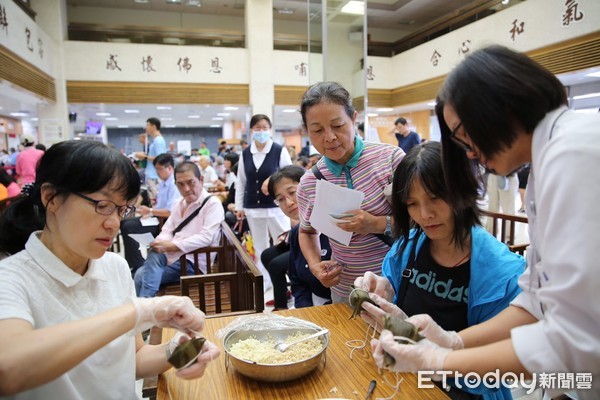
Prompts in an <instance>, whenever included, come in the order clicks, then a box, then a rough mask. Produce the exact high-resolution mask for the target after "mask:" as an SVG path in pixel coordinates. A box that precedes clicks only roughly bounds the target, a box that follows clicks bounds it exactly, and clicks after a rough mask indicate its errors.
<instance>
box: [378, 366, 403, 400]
mask: <svg viewBox="0 0 600 400" xmlns="http://www.w3.org/2000/svg"><path fill="white" fill-rule="evenodd" d="M394 376H395V377H396V384H395V385H392V384H391V383H390V381H389V380H388V376H387V375H383V381H384V383H385V384H386V385H388V386H389V387H390V388H392V389H394V393H392V395H391V396H390V397H377V398H376V399H375V400H391V399H393V398H394V397H396V395H397V394H398V391H399V390H400V385H401V384H402V382H404V378H400V375H399V372H395V373H394Z"/></svg>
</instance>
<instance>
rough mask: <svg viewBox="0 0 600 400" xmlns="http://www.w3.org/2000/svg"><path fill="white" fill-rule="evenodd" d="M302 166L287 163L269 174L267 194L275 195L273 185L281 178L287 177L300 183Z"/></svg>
mask: <svg viewBox="0 0 600 400" xmlns="http://www.w3.org/2000/svg"><path fill="white" fill-rule="evenodd" d="M304 172H305V171H304V168H302V167H299V166H297V165H288V166H285V167H283V168H281V169H280V170H279V171H277V172H275V173H274V174H273V175H271V178H270V179H269V194H270V195H271V196H272V197H275V185H277V184H278V183H279V182H280V181H281V180H282V179H284V178H288V179H291V180H293V181H294V182H298V183H300V178H302V175H304Z"/></svg>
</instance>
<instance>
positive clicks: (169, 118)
mask: <svg viewBox="0 0 600 400" xmlns="http://www.w3.org/2000/svg"><path fill="white" fill-rule="evenodd" d="M160 119H161V120H162V121H173V118H171V117H160Z"/></svg>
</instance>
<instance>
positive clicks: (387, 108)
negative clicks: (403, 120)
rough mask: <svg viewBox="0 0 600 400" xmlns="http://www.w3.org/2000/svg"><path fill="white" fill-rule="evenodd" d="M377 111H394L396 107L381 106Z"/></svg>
mask: <svg viewBox="0 0 600 400" xmlns="http://www.w3.org/2000/svg"><path fill="white" fill-rule="evenodd" d="M377 111H379V112H387V111H394V109H393V108H390V107H381V108H378V109H377Z"/></svg>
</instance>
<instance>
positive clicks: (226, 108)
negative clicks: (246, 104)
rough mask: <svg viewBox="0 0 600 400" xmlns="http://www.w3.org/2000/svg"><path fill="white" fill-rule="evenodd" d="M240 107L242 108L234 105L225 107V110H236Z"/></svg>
mask: <svg viewBox="0 0 600 400" xmlns="http://www.w3.org/2000/svg"><path fill="white" fill-rule="evenodd" d="M239 109H240V108H239V107H233V106H227V107H223V110H225V111H236V110H239Z"/></svg>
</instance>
